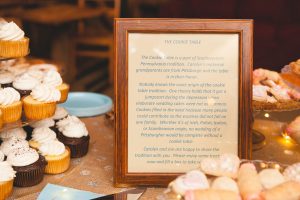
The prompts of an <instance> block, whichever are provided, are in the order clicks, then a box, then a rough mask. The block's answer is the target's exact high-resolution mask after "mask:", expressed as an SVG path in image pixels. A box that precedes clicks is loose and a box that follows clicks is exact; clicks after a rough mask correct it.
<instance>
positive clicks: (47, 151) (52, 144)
mask: <svg viewBox="0 0 300 200" xmlns="http://www.w3.org/2000/svg"><path fill="white" fill-rule="evenodd" d="M39 152H40V153H41V154H42V155H43V156H45V158H46V161H47V163H48V164H47V165H46V168H45V173H46V174H60V173H62V172H65V171H66V170H68V168H69V166H70V156H71V153H70V149H69V148H68V147H65V145H64V144H63V143H61V142H59V141H57V140H52V141H49V142H45V143H42V144H41V145H40V147H39Z"/></svg>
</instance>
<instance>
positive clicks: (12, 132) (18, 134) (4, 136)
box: [0, 128, 27, 141]
mask: <svg viewBox="0 0 300 200" xmlns="http://www.w3.org/2000/svg"><path fill="white" fill-rule="evenodd" d="M12 137H15V138H19V139H21V140H26V137H27V134H26V132H25V131H24V129H23V128H14V129H8V130H6V131H2V132H0V138H1V140H2V141H6V140H9V139H10V138H12Z"/></svg>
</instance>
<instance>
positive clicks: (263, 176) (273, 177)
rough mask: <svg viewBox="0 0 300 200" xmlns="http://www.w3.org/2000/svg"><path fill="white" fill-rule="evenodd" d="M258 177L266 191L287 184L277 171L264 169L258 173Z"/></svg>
mask: <svg viewBox="0 0 300 200" xmlns="http://www.w3.org/2000/svg"><path fill="white" fill-rule="evenodd" d="M258 176H259V179H260V182H261V184H262V186H263V187H264V188H265V189H270V188H272V187H275V186H277V185H279V184H281V183H283V182H285V178H284V177H283V175H282V174H281V173H280V172H279V171H278V170H277V169H263V170H262V171H260V172H259V173H258Z"/></svg>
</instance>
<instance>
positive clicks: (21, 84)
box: [13, 73, 40, 90]
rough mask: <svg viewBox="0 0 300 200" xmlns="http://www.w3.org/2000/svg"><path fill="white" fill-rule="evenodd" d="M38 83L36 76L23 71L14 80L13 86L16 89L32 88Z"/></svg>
mask: <svg viewBox="0 0 300 200" xmlns="http://www.w3.org/2000/svg"><path fill="white" fill-rule="evenodd" d="M39 83H40V82H39V81H38V80H37V79H36V78H34V77H32V76H30V75H28V74H27V73H24V74H22V75H20V76H18V77H17V78H16V79H15V80H14V82H13V86H14V88H16V89H18V90H32V89H33V88H34V87H35V86H37V85H38V84H39Z"/></svg>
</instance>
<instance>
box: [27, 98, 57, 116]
mask: <svg viewBox="0 0 300 200" xmlns="http://www.w3.org/2000/svg"><path fill="white" fill-rule="evenodd" d="M26 98H28V97H25V99H24V101H23V102H24V113H25V116H26V118H27V119H32V120H40V119H45V118H49V117H51V116H53V115H54V113H55V109H56V103H55V102H51V103H42V102H41V103H39V104H31V103H28V102H26Z"/></svg>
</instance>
